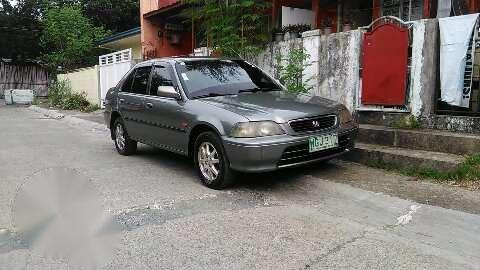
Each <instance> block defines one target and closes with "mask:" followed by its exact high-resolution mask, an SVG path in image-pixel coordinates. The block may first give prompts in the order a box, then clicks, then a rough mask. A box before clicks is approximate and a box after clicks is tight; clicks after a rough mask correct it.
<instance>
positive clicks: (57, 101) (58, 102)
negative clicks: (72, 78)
mask: <svg viewBox="0 0 480 270" xmlns="http://www.w3.org/2000/svg"><path fill="white" fill-rule="evenodd" d="M86 96H87V94H86V93H85V92H82V93H75V92H73V91H72V88H71V86H70V82H69V81H68V80H59V81H56V82H52V83H51V84H50V86H49V87H48V103H49V105H50V106H51V107H55V108H58V109H62V110H80V111H85V112H90V111H94V110H96V109H97V108H98V106H97V105H93V104H90V102H88V100H87V98H86Z"/></svg>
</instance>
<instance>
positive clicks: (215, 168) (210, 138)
mask: <svg viewBox="0 0 480 270" xmlns="http://www.w3.org/2000/svg"><path fill="white" fill-rule="evenodd" d="M194 146H195V147H194V152H193V153H194V155H193V156H194V162H195V168H196V170H197V173H198V176H199V178H200V180H201V181H202V183H203V184H204V185H205V186H207V187H209V188H212V189H217V190H218V189H224V188H226V187H228V186H229V185H231V184H232V183H233V182H234V180H235V179H234V178H235V175H234V172H233V171H232V169H230V162H229V161H228V159H227V155H226V154H225V149H224V148H223V144H222V141H221V139H220V138H219V137H218V136H217V135H216V134H215V133H214V132H210V131H207V132H203V133H201V134H200V135H199V136H198V137H197V138H196V140H195V145H194Z"/></svg>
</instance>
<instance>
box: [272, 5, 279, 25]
mask: <svg viewBox="0 0 480 270" xmlns="http://www.w3.org/2000/svg"><path fill="white" fill-rule="evenodd" d="M279 8H280V0H272V28H273V27H277V26H278V25H277V20H278V10H279Z"/></svg>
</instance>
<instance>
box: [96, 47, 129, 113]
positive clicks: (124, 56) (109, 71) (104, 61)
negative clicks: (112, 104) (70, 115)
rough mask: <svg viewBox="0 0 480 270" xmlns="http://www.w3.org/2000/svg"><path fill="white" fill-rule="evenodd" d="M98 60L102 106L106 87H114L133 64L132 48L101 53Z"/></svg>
mask: <svg viewBox="0 0 480 270" xmlns="http://www.w3.org/2000/svg"><path fill="white" fill-rule="evenodd" d="M98 61H99V66H100V104H101V106H102V108H103V107H104V102H105V95H106V94H107V91H108V89H110V88H112V87H115V86H116V85H117V83H118V82H119V81H120V80H121V79H122V77H123V76H124V75H125V74H126V73H127V72H128V71H129V70H130V68H131V67H132V66H133V65H134V61H133V60H132V49H126V50H122V51H118V52H114V53H110V54H105V55H102V56H100V57H99V58H98Z"/></svg>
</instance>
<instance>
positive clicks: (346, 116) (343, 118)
mask: <svg viewBox="0 0 480 270" xmlns="http://www.w3.org/2000/svg"><path fill="white" fill-rule="evenodd" d="M339 117H340V119H339V120H340V126H341V127H343V126H346V125H350V124H352V123H353V117H352V114H351V113H350V111H349V110H348V109H347V108H346V107H345V106H342V108H340V112H339Z"/></svg>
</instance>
